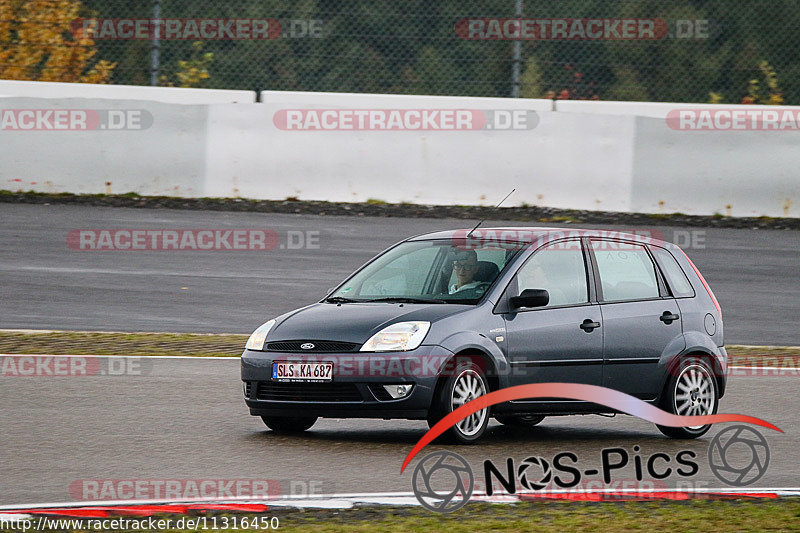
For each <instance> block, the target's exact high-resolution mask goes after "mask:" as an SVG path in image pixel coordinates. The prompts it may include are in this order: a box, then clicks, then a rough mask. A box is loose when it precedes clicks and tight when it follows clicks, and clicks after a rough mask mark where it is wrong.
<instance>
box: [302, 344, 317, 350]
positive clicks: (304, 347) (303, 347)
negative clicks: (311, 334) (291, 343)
mask: <svg viewBox="0 0 800 533" xmlns="http://www.w3.org/2000/svg"><path fill="white" fill-rule="evenodd" d="M300 348H302V349H304V350H313V349H314V344H312V343H310V342H304V343H303V344H301V345H300Z"/></svg>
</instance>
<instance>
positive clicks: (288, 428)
mask: <svg viewBox="0 0 800 533" xmlns="http://www.w3.org/2000/svg"><path fill="white" fill-rule="evenodd" d="M261 420H263V421H264V423H265V424H266V425H267V427H268V428H269V429H271V430H272V431H274V432H275V433H302V432H303V431H305V430H307V429H308V428H310V427H311V426H313V425H314V423H315V422H316V421H317V417H316V416H262V417H261Z"/></svg>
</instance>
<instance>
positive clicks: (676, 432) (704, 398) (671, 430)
mask: <svg viewBox="0 0 800 533" xmlns="http://www.w3.org/2000/svg"><path fill="white" fill-rule="evenodd" d="M718 403H719V397H718V394H717V380H716V379H714V374H713V372H712V371H711V368H710V367H709V366H708V364H707V363H706V362H705V361H703V360H702V359H696V358H692V359H686V360H684V361H683V362H682V363H681V365H680V367H679V368H678V370H677V372H675V373H674V374H673V376H672V377H670V379H669V381H668V383H667V388H666V390H665V391H664V398H663V400H662V404H661V405H662V408H663V409H664V410H666V411H668V412H670V413H672V414H674V415H681V416H696V415H697V416H700V415H713V414H715V413H716V412H717V405H718ZM710 428H711V424H706V425H704V426H688V427H669V426H658V429H659V430H660V431H661V433H663V434H664V435H666V436H667V437H671V438H673V439H695V438H697V437H700V436H701V435H703V434H705V433H706V432H707V431H708V430H709V429H710Z"/></svg>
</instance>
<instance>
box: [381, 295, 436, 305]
mask: <svg viewBox="0 0 800 533" xmlns="http://www.w3.org/2000/svg"><path fill="white" fill-rule="evenodd" d="M367 302H370V303H373V302H387V303H399V304H444V303H447V302H445V301H444V300H435V299H431V298H409V297H408V296H399V297H394V296H390V297H387V298H375V299H374V300H367Z"/></svg>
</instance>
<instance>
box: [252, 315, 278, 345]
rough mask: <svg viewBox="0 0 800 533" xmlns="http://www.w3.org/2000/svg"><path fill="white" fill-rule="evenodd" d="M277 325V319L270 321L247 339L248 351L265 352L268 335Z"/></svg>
mask: <svg viewBox="0 0 800 533" xmlns="http://www.w3.org/2000/svg"><path fill="white" fill-rule="evenodd" d="M274 325H275V319H272V320H270V321H269V322H264V323H263V324H261V325H260V326H258V328H257V329H256V330H255V331H254V332H253V333H252V335H250V338H249V339H247V349H248V350H263V349H264V341H266V340H267V333H269V330H270V329H272V326H274Z"/></svg>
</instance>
